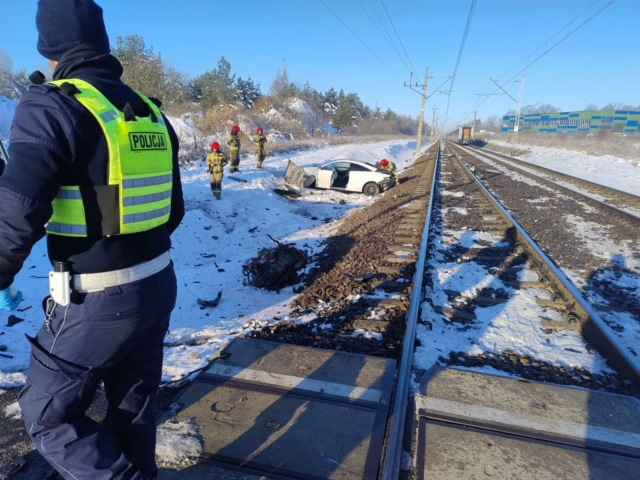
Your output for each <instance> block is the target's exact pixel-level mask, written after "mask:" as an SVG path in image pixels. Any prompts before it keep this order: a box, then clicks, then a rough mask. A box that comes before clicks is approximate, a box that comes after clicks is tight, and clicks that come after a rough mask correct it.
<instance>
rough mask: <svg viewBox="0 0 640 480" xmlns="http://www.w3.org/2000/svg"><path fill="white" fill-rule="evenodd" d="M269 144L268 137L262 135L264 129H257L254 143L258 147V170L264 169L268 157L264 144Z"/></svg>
mask: <svg viewBox="0 0 640 480" xmlns="http://www.w3.org/2000/svg"><path fill="white" fill-rule="evenodd" d="M266 142H267V137H265V136H264V135H263V134H262V127H258V128H257V129H256V134H255V135H254V136H253V143H254V145H255V147H256V157H257V159H258V168H262V162H264V157H265V155H266V153H265V149H264V144H265V143H266Z"/></svg>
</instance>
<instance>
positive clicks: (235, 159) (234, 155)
mask: <svg viewBox="0 0 640 480" xmlns="http://www.w3.org/2000/svg"><path fill="white" fill-rule="evenodd" d="M239 171H240V150H229V172H231V173H233V172H239Z"/></svg>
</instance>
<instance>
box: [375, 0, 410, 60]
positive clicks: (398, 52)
mask: <svg viewBox="0 0 640 480" xmlns="http://www.w3.org/2000/svg"><path fill="white" fill-rule="evenodd" d="M368 2H369V5H370V6H371V10H373V13H375V14H376V18H377V19H378V22H380V25H382V29H383V30H384V31H385V33H386V34H387V37H388V38H389V41H390V42H391V43H392V44H393V49H394V50H395V51H396V52H397V54H398V55H400V50H398V47H396V44H395V42H394V41H393V37H392V36H391V34H390V33H389V30H387V27H386V26H385V24H384V22H383V21H382V19H381V18H380V15H378V10H376V7H375V6H374V5H373V2H372V1H371V0H368ZM400 56H401V57H402V55H400Z"/></svg>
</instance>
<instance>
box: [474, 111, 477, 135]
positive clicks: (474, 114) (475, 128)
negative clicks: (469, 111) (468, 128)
mask: <svg viewBox="0 0 640 480" xmlns="http://www.w3.org/2000/svg"><path fill="white" fill-rule="evenodd" d="M476 113H478V111H477V110H474V112H473V131H474V132H475V131H476Z"/></svg>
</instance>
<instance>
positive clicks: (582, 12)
mask: <svg viewBox="0 0 640 480" xmlns="http://www.w3.org/2000/svg"><path fill="white" fill-rule="evenodd" d="M599 1H600V0H594V1H593V2H592V3H590V4H589V6H587V8H585V9H584V10H582V11H581V12H580V13H579V14H578V15H576V16H575V17H573V18H572V19H571V20H570V21H569V22H568V23H567V24H565V25H563V26H562V28H560V29H559V30H558V31H557V32H556V33H554V34H553V35H552V36H551V37H549V38H547V39H546V40H545V41H544V43H542V44H541V45H540V46H539V47H538V48H536V49H535V50H533V51H532V52H529V54H528V55H527V56H526V57H524V58H523V59H522V60H520V61H518V62H517V63H516V64H515V65H513V66H512V67H510V68H509V69H508V70H506V71H505V72H503V73H502V74H500V75H499V76H498V77H496V79H497V80H499V79H500V78H502V77H504V76H505V75H506V74H508V73H509V72H510V71H511V70H513V69H514V68H517V67H518V66H519V65H520V64H521V63H522V62H524V61H526V60H527V59H528V58H530V57H531V56H532V55H533V54H534V53H536V52H537V51H538V50H540V49H541V48H543V47H545V46H546V45H547V44H548V43H549V42H550V41H551V40H553V39H554V38H555V37H557V36H558V35H559V34H561V33H562V32H564V31H565V30H566V29H568V28H570V27H571V25H572V24H573V22H575V21H576V20H577V19H578V18H580V17H581V16H582V15H584V14H585V13H586V12H587V11H589V10H590V9H591V7H593V6H594V5H595V4H596V3H598V2H599ZM515 76H517V74H516V75H515ZM490 88H491V81H489V82H487V83H486V84H485V86H484V87H483V88H482V92H483V93H484V92H487V91H488V89H490ZM495 92H497V90H495V91H494V92H493V93H495ZM493 93H492V94H493ZM487 98H488V97H486V98H484V99H479V100H478V102H477V103H476V105H475V106H474V108H472V110H474V109H476V108H478V107H479V106H480V105H482V104H483V103H484V102H486V101H487Z"/></svg>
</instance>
